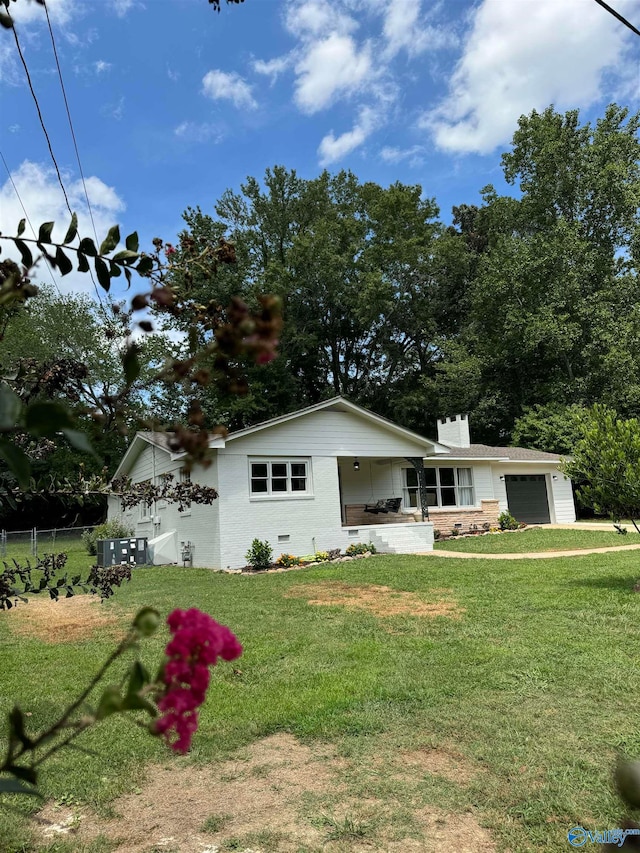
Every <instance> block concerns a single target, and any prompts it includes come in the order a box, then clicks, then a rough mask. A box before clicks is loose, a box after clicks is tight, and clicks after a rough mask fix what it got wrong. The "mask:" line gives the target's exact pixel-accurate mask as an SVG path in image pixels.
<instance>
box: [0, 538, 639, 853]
mask: <svg viewBox="0 0 640 853" xmlns="http://www.w3.org/2000/svg"><path fill="white" fill-rule="evenodd" d="M538 532H539V531H531V532H528V533H525V534H521V535H513V536H505V537H485V538H484V539H479V540H467V542H468V543H471V542H478V543H479V542H484V541H488V542H491V543H493V542H502V541H505V542H512V541H514V542H516V541H519V540H520V539H522V540H526V539H527V537H528V536H530V535H534V534H537V533H538ZM553 532H554V533H564V532H565V531H553ZM569 532H570V533H573V531H569ZM582 532H583V533H588V531H582ZM596 535H597V534H596ZM600 541H601V540H600ZM615 541H616V542H618V543H619V542H620V541H625V540H622V537H619V536H618V537H616V540H615ZM626 541H628V540H626ZM465 545H466V543H465ZM467 547H468V546H467ZM527 547H530V546H527ZM554 547H556V546H554ZM89 562H90V560H89V558H87V566H88V565H89ZM639 577H640V559H639V557H638V554H637V553H636V552H627V553H617V554H606V555H602V556H599V555H592V556H584V557H576V558H552V559H549V560H545V561H540V560H535V561H534V560H521V561H520V560H518V561H512V562H508V563H506V562H499V561H492V560H490V559H486V560H484V559H478V560H473V561H471V560H455V559H438V558H437V557H435V556H430V557H419V556H406V557H401V556H376V557H372V558H370V559H365V560H359V561H355V562H352V563H345V564H337V565H331V566H320V567H313V568H307V569H303V570H300V571H292V572H289V573H285V574H268V575H256V576H242V575H237V576H229V575H223V574H215V573H211V572H209V571H207V570H202V569H181V568H143V569H136V570H135V571H134V577H133V580H132V582H131V583H130V584H128V585H125V586H123V587H122V588H121V589H119V590H117V591H116V594H115V596H114V598H113V599H111V600H109V601H108V602H105V603H104V604H102V605H97V606H100V607H102V608H105V609H107V610H109V611H113V612H114V613H116V614H121V615H122V616H123V618H129V616H130V615H131V614H133V613H135V611H136V609H137V608H139V607H141V606H143V605H145V604H152V605H154V606H156V607H158V608H159V609H160V610H161V611H163V613H167V612H169V611H170V610H172V609H173V608H174V607H182V608H188V607H193V606H195V607H199V608H201V609H203V610H206V611H207V612H209V613H211V614H212V615H213V616H214V617H215V618H216V619H218V620H219V621H221V622H223V623H225V624H228V625H229V626H231V627H232V629H233V630H234V631H235V632H236V634H237V635H238V636H239V637H240V639H241V641H242V642H243V644H244V647H245V652H244V655H243V656H242V657H241V658H240V659H239V661H237V662H235V663H234V664H232V665H221V666H219V667H218V668H217V670H216V671H215V672H214V677H213V679H212V688H211V690H210V694H209V698H208V700H207V703H206V705H205V707H204V709H203V712H202V715H201V723H200V729H199V731H198V733H197V735H196V737H195V739H194V748H193V751H192V753H191V755H190V756H189V757H187V758H176V757H174V756H172V755H170V754H168V752H167V750H166V749H165V748H164V747H163V745H162V744H160V743H158V742H157V741H155V740H153V739H151V738H150V737H148V736H147V735H146V734H145V733H144V732H142V731H141V730H140V729H138V728H136V727H135V726H134V725H133V724H132V723H131V722H128V721H126V720H122V721H119V722H118V721H112V720H109V721H107V722H106V723H105V724H104V725H102V726H101V727H99V728H97V729H96V730H94V731H91V732H88V733H87V734H86V735H85V736H83V745H84V746H86V747H88V748H89V749H91V750H94V751H95V752H96V753H97V755H88V754H80V753H68V754H66V755H60V756H59V757H56V760H55V761H54V762H52V763H51V764H50V765H48V766H47V768H46V769H45V770H44V771H43V773H42V778H41V789H42V791H43V793H44V795H45V796H46V797H47V798H48V799H51V800H55V801H57V802H59V803H66V804H72V805H73V804H79V805H81V804H89V806H91V807H92V808H93V809H94V810H95V811H96V812H97V813H98V814H99V815H102V816H108V815H109V814H110V810H111V809H112V808H113V802H114V800H115V799H116V798H117V797H118V796H119V795H121V794H123V793H126V792H134V793H135V792H137V791H138V790H139V787H138V786H141V787H142V786H144V782H145V775H146V774H148V773H153V768H154V767H164V768H167V767H169V768H177V769H179V768H184V767H203V766H211V763H212V762H216V761H218V760H222V759H224V758H229V756H230V755H232V754H233V753H234V751H235V750H238V749H239V748H244V747H248V746H249V745H251V744H253V743H255V742H257V741H259V740H260V739H261V738H264V737H266V736H268V735H272V734H274V733H278V732H287V733H290V734H291V735H293V736H295V738H297V739H298V741H299V742H301V743H303V744H306V745H310V746H312V747H314V748H316V747H318V748H319V746H321V747H322V748H325V747H327V748H328V747H329V746H330V747H331V749H332V750H334V751H335V752H336V753H337V754H338V755H339V756H340V757H341V760H342V761H343V762H344V763H345V770H344V772H343V778H342V779H341V784H342V786H343V787H342V788H340V789H338V790H336V791H335V792H334V793H331V792H330V791H329V792H327V794H326V796H325V798H324V799H323V800H322V801H320V799H318V798H316V799H315V800H313V799H310V800H309V801H308V802H307V813H306V815H305V819H306V820H308V822H309V824H310V825H313V826H320V827H322V830H321V831H322V832H323V833H325V837H326V842H327V843H328V844H335V843H338V842H337V841H335V839H336V838H337V836H338V835H340V836H342V841H340V842H339V843H340V844H342V846H340V847H330V846H329V847H327V848H326V849H327V850H330V849H331V850H333V849H335V850H338V849H339V850H341V851H348V850H350V849H352V847H350V846H349V845H350V844H353V849H360V847H359V846H358V845H359V844H361V842H362V839H360V840H355V838H354V840H353V842H351V841H349V840H348V838H347V836H349V834H351V836H354V833H355V834H361V833H363V832H365V829H366V833H367V839H366V840H367V843H368V844H370V845H371V847H370V849H372V850H387V849H390V848H389V847H388V846H387V844H388V839H389V838H390V837H398V838H403V837H404V835H403V833H405V834H412V837H415V838H416V839H417V842H416V843H418V844H422V843H424V844H425V847H424V848H423V847H418V848H410V849H425V850H429V849H431V848H430V847H429V846H428V845H427V842H426V841H424V839H422V840H420V839H421V838H422V836H421V835H420V832H421V830H420V826H419V823H418V821H417V818H416V816H417V815H419V814H420V811H421V809H424V808H426V807H427V806H433V807H437V808H440V809H443V810H445V811H446V812H448V813H454V814H455V815H459V816H460V819H461V820H463V819H466V817H467V816H468V813H469V812H471V813H473V814H474V815H476V817H477V819H478V821H479V822H480V824H482V826H484V827H487V828H488V830H489V832H490V833H491V836H492V838H493V839H494V841H495V844H496V848H495V849H496V850H506V849H509V850H511V851H513V853H524V851H531V850H547V851H558V852H559V851H566V850H567V844H568V842H567V831H568V830H569V829H570V828H571V827H572V826H575V825H576V824H581V825H583V826H585V828H587V829H606V828H613V827H617V826H619V825H620V820H621V805H620V803H619V802H618V801H617V799H616V797H615V795H614V794H613V792H612V788H611V769H612V764H613V762H614V760H615V755H616V753H617V751H619V750H620V751H624V752H625V753H628V754H630V755H634V756H640V730H639V728H638V697H639V695H640V667H639V666H638V664H639V663H640V595H637V594H634V593H633V592H632V591H631V590H632V588H633V585H634V583H635V582H636V581H637V580H638V578H639ZM335 582H340V583H342V584H343V585H344V584H347V585H357V586H361V587H362V586H363V585H367V584H374V585H378V586H386V587H390V588H391V589H392V590H396V591H404V592H407V593H413V594H414V595H415V596H417V597H418V598H421V599H424V600H425V601H433V600H434V598H436V599H437V598H438V596H442V595H444V596H446V597H448V598H450V599H452V600H455V602H456V603H457V605H458V607H459V608H460V610H461V614H462V615H461V616H460V618H458V619H452V618H446V617H437V618H420V617H416V616H411V615H402V616H399V615H395V616H394V615H389V616H384V617H381V616H379V615H378V616H375V615H373V614H372V613H371V612H367V611H364V610H353V609H347V608H346V607H344V606H339V605H336V606H316V605H313V604H310V603H309V601H308V599H309V595H307V596H306V597H300V596H298V595H291V596H290V597H288V595H287V594H288V593H290V592H292V591H293V590H292V588H293V587H296V586H298V585H300V584H305V586H308V585H313V584H325V587H324V588H325V589H326V584H327V583H335ZM342 589H344V587H342ZM56 606H57V605H56V604H52V605H51V607H56ZM20 607H25V608H27V607H29V605H19V607H18V609H17V610H16V611H15V612H14V613H10V614H6V613H0V642H1V643H2V666H1V667H0V712H3V713H4V712H6V711H7V710H9V708H10V707H11V705H12V703H13V702H14V701H17V702H19V704H20V705H21V707H22V709H23V710H24V711H25V712H28V713H29V714H30V715H31V716H30V717H29V718H28V719H29V724H30V725H31V726H32V727H33V728H34V729H37V728H39V727H42V726H44V725H45V723H46V722H47V721H48V720H49V719H50V718H51V716H52V715H53V714H54V713H56V712H57V711H58V710H59V709H60V708H61V707H62V706H63V705H64V704H65V702H68V700H69V699H70V698H71V697H73V696H75V695H76V694H77V692H78V691H79V689H80V688H81V687H82V686H83V685H84V684H85V683H86V680H87V677H88V674H89V673H92V672H93V671H95V669H96V668H97V667H98V665H99V663H100V662H101V661H102V660H103V659H104V658H105V657H106V655H107V654H108V652H109V650H110V649H111V648H112V646H113V639H112V638H111V637H110V636H108V635H106V634H104V633H100V632H98V633H96V634H91V635H87V637H86V638H84V639H83V640H82V641H76V642H68V643H65V644H57V645H56V644H50V643H47V642H44V641H43V640H40V639H36V638H33V639H29V638H27V639H25V638H24V637H22V636H18V635H17V634H15V633H14V631H13V630H12V627H11V626H12V621H11V620H12V619H15V618H16V617H17V616H19V610H20ZM165 641H166V634H165V633H163V634H162V635H161V636H157V637H154V638H152V639H151V640H150V641H149V642H148V644H147V646H148V648H147V651H146V652H145V654H146V656H147V657H148V661H149V665H150V666H152V665H153V664H154V663H155V662H156V661H157V660H158V658H159V656H160V654H161V652H162V648H163V645H164V643H165ZM114 680H117V673H115V677H114ZM440 747H443V748H444V747H446V749H449V750H451V749H452V748H453V749H454V750H455V754H456V755H457V756H458V759H456V760H459V761H460V762H462V764H464V765H465V766H467V767H468V768H470V771H469V772H468V773H462V772H460V773H459V774H458V775H457V776H456V775H455V774H454V776H453V777H450V778H444V777H443V776H442V775H439V774H438V772H435V771H433V772H429V771H425V770H424V769H420V768H419V767H416V769H415V771H414V772H412V773H411V775H410V776H407V775H406V774H405V775H404V776H398V775H397V774H396V773H395V771H394V768H397V767H398V761H399V757H400V759H402V761H404V758H402V757H403V756H409V757H410V756H412V755H417V754H420V753H421V752H424V751H425V750H429V749H433V748H440ZM0 748H2V743H1V741H0ZM405 763H407V765H408V766H409V767H411V766H412V765H411V763H410V760H409V758H407V759H406V762H405ZM462 764H461V766H462ZM176 772H177V771H176ZM261 772H262V771H261ZM229 784H231V782H230V783H229ZM140 789H141V788H140ZM212 796H213V798H214V800H217V802H216V803H215V804H214V806H213V807H212V808H211V809H210V810H209V811H208V812H206V813H203V814H202V815H201V816H200V819H199V821H198V824H196V827H197V826H198V825H204V824H205V823H206V822H207V820H210V821H211V817H210V816H211V814H214V815H216V816H219V815H225V814H226V812H227V811H228V802H226V800H225V789H224V785H221V786H220V790H219V791H214V792H212ZM345 798H346V799H347V800H349V801H350V802H365V803H367V802H368V803H376V802H378V803H382V804H384V810H381V809H379V810H378V812H376V813H375V814H374V815H373V816H371V815H362V814H359V813H355V812H353V813H351V812H349V813H344V811H342V812H341V811H340V809H341V804H342V802H343V801H344V800H345ZM349 798H351V799H349ZM11 805H12V807H13V809H12V810H8V809H6V808H1V807H0V839H2V844H3V845H4V846H3V847H2V850H3V853H27V851H34V850H37V849H42V850H47V851H48V853H76V851H83V853H98V851H100V853H102V851H103V850H104V851H107V850H112V849H114V848H113V846H112V842H110V841H109V839H105V838H104V837H103V836H100V837H99V838H98V839H97V840H96V841H95V842H94V843H92V844H91V845H84V846H81V845H80V843H79V842H78V843H77V844H76V843H75V842H74V841H73V839H72V838H68V839H66V840H65V839H61V840H58V841H56V842H55V843H54V842H50V843H49V845H48V846H43V847H41V848H39V847H37V846H36V845H35V842H34V838H33V837H32V835H31V828H30V826H29V823H28V820H27V816H28V814H29V812H30V810H32V809H35V808H37V805H35V804H33V803H31V802H24V801H19V800H17V799H15V798H13V799H12V802H11ZM16 808H17V811H16V810H15V809H16ZM215 823H216V827H214V824H213V822H212V823H211V826H210V829H211V830H212V831H213V830H216V828H217V825H218V823H220V825H221V826H222V827H223V828H222V830H221V831H222V832H224V820H222V821H218V820H217V818H216V821H215ZM347 830H348V831H347ZM356 830H357V832H356ZM265 832H266V830H265ZM382 832H385V833H387V835H385V836H384V839H385V841H382V840H381V839H382V837H383V836H381V835H378V833H382ZM393 832H396V833H397V835H396V836H393ZM389 833H392V835H389ZM263 834H264V833H263ZM267 834H268V833H267ZM276 835H277V833H276V834H273V832H272V834H271V842H270V844H271V846H270V847H265V849H272V850H279V849H283V850H289V849H300V850H302V849H307V850H311V849H312V850H313V851H314V853H315V851H316V849H318V850H319V849H321V848H315V847H314V848H305V847H303V846H302V845H300V847H298V848H290V847H286V846H284V847H282V848H281V847H279V844H280V843H281V842H280V841H279V840H278V839H277V838H276ZM329 836H331V837H332V838H334V841H332V840H331V838H330V837H329ZM151 841H152V840H151V839H150V841H149V845H150V846H149V850H151V849H153V847H152V844H151ZM238 843H239V842H238ZM282 843H283V844H284V841H283V842H282ZM229 844H231V846H232V847H233V844H235V840H233V838H230V839H229ZM245 846H251V845H249V844H248V842H247V844H246V845H245ZM115 849H117V848H115ZM179 849H180V850H182V849H183V848H182V847H179ZM184 849H187V848H186V847H185V848H184ZM221 849H225V848H224V847H222V848H221ZM228 849H231V848H229V847H228ZM233 849H244V848H243V847H240V848H233ZM394 849H395V848H394ZM434 849H435V848H434ZM470 849H475V848H470ZM482 849H486V848H482Z"/></svg>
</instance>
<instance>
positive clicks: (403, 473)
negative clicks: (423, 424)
mask: <svg viewBox="0 0 640 853" xmlns="http://www.w3.org/2000/svg"><path fill="white" fill-rule="evenodd" d="M414 461H416V460H412V459H410V458H408V457H404V458H402V457H392V458H390V457H358V456H354V457H339V458H338V480H339V488H340V518H341V523H342V526H343V528H349V529H351V528H360V529H363V530H369V529H370V528H371V529H373V530H376V529H378V530H379V529H382V528H384V529H385V530H386V528H388V527H403V528H406V527H409V526H411V528H412V529H413V528H414V527H415V526H416V525H418V524H422V523H426V522H431V523H432V526H433V527H434V528H435V529H437V530H439V531H441V532H442V534H444V535H446V534H449V533H451V531H452V530H454V529H455V530H458V531H459V532H460V533H462V532H465V533H466V532H468V531H469V530H477V529H482V528H484V529H488V528H489V527H493V526H495V525H497V523H498V515H499V513H500V509H499V501H498V500H497V499H495V498H493V497H491V498H489V497H486V498H480V499H479V500H478V498H479V497H480V496H479V495H477V491H476V487H475V483H474V477H473V473H472V470H471V468H466V469H460V468H456V469H455V475H454V469H453V468H450V467H447V468H444V467H443V466H441V465H440V466H439V473H438V477H437V481H436V476H435V474H434V471H433V465H434V463H435V464H436V465H437V463H436V460H435V459H434V460H433V463H431V460H427V468H430V469H431V470H427V471H426V477H425V489H424V492H423V496H424V499H425V502H426V503H427V504H428V506H427V508H426V511H425V514H424V518H423V515H422V509H421V506H422V504H421V497H420V487H419V484H418V476H417V474H416V469H415V466H414ZM430 463H431V464H430ZM418 464H419V460H418ZM461 471H462V472H463V473H461ZM445 472H448V474H447V476H448V477H450V478H451V485H449V484H448V480H447V479H445ZM464 472H466V473H464ZM463 477H464V479H463ZM432 483H436V485H435V486H434V485H432ZM441 483H442V485H440V484H441ZM445 503H446V504H447V505H443V504H445ZM380 504H382V507H383V508H382V509H381V508H380ZM390 506H393V509H395V507H397V511H393V509H389V507H390ZM407 536H408V534H407ZM407 536H405V538H407ZM362 541H364V540H362ZM372 541H373V540H372Z"/></svg>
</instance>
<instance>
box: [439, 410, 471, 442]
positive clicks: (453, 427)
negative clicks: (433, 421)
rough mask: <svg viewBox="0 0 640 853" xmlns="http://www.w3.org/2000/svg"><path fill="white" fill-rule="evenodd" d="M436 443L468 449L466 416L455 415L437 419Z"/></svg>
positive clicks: (468, 436)
mask: <svg viewBox="0 0 640 853" xmlns="http://www.w3.org/2000/svg"><path fill="white" fill-rule="evenodd" d="M438 441H440V442H442V444H449V445H451V447H469V446H470V445H471V437H470V435H469V418H468V417H467V415H455V416H454V417H452V418H442V419H441V418H438Z"/></svg>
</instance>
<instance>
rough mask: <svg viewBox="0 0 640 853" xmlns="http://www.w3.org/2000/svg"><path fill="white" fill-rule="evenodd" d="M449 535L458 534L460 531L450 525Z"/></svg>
mask: <svg viewBox="0 0 640 853" xmlns="http://www.w3.org/2000/svg"><path fill="white" fill-rule="evenodd" d="M449 536H460V531H459V530H458V528H457V527H452V528H451V533H450V534H449Z"/></svg>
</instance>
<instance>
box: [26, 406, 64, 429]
mask: <svg viewBox="0 0 640 853" xmlns="http://www.w3.org/2000/svg"><path fill="white" fill-rule="evenodd" d="M25 426H26V428H27V431H28V432H30V433H31V434H32V435H36V436H52V435H55V434H56V433H57V432H60V431H61V430H63V429H68V428H69V427H73V418H72V417H71V413H70V412H69V410H68V409H66V408H65V407H64V406H63V405H62V404H61V403H54V402H49V401H45V402H41V403H31V405H30V406H28V407H27V409H26V414H25Z"/></svg>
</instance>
